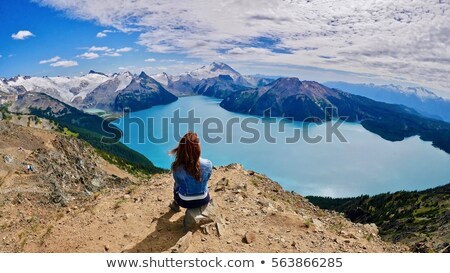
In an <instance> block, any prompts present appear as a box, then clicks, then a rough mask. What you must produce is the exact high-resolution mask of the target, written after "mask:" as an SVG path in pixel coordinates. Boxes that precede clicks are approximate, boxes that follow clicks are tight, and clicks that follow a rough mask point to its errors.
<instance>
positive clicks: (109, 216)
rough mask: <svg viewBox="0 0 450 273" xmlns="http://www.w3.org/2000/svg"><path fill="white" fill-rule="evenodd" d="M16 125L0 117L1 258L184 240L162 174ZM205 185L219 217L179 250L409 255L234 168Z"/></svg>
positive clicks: (372, 229) (47, 131)
mask: <svg viewBox="0 0 450 273" xmlns="http://www.w3.org/2000/svg"><path fill="white" fill-rule="evenodd" d="M22 118H23V117H22ZM15 120H16V119H12V120H11V121H10V122H6V121H0V156H1V163H0V192H1V195H0V240H2V242H1V244H0V251H1V252H123V251H125V252H163V251H174V248H173V246H174V245H176V244H177V242H178V243H179V239H180V238H186V237H185V235H186V231H185V230H184V228H183V223H182V222H183V216H184V211H182V212H179V213H174V212H171V211H170V210H169V208H168V207H167V205H168V203H169V202H170V200H171V198H172V185H173V181H172V178H171V175H170V174H168V173H160V174H154V175H144V174H134V175H133V174H130V173H128V172H126V171H124V170H122V169H119V168H118V167H117V166H115V165H112V164H111V163H109V162H107V161H105V160H104V159H103V158H102V157H101V156H99V155H98V154H97V151H96V150H95V149H93V148H92V147H91V146H90V145H89V144H88V143H86V142H84V141H82V140H79V139H77V138H76V137H74V136H71V135H70V134H69V135H67V134H63V133H58V132H55V131H53V130H52V129H51V127H49V126H42V127H39V126H38V125H36V126H33V127H34V128H31V127H27V126H19V125H16V124H13V121H15ZM42 124H48V123H46V122H43V123H42ZM30 164H31V165H32V166H33V169H34V170H33V171H27V165H30ZM209 188H210V192H211V196H212V198H213V200H214V203H215V204H216V206H217V208H218V210H219V211H220V214H221V216H222V219H223V221H222V223H221V225H220V227H219V226H218V225H209V226H204V227H203V228H200V229H197V230H194V232H193V233H192V235H190V234H189V235H190V237H189V240H182V241H183V244H184V245H183V246H182V248H181V249H182V250H183V251H187V252H403V251H407V248H406V247H405V246H403V245H395V244H392V243H388V242H384V241H382V240H381V238H380V237H379V236H378V229H377V227H376V226H375V225H373V224H365V225H363V224H355V223H352V222H350V221H349V220H347V219H345V218H344V217H343V216H342V214H339V213H336V212H329V211H325V210H321V209H319V208H318V207H316V206H314V205H312V204H311V203H310V202H309V201H307V200H306V199H305V198H303V197H302V196H300V195H298V194H295V193H291V192H287V191H284V190H283V189H282V188H281V187H280V186H279V185H278V184H277V183H276V182H274V181H272V180H270V179H269V178H267V177H266V176H264V175H261V174H258V173H255V172H253V171H249V170H245V169H244V168H243V167H242V166H241V165H237V164H233V165H229V166H224V167H215V169H214V171H213V175H212V177H211V180H210V183H209ZM178 251H180V248H178Z"/></svg>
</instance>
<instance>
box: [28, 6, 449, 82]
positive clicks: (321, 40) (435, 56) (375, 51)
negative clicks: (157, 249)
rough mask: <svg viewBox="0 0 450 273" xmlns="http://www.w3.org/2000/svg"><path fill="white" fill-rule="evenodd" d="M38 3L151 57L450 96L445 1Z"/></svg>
mask: <svg viewBox="0 0 450 273" xmlns="http://www.w3.org/2000/svg"><path fill="white" fill-rule="evenodd" d="M36 1H38V2H40V3H42V4H45V5H49V6H51V7H54V8H56V9H58V10H64V11H66V12H68V13H69V14H70V15H71V16H74V17H76V18H81V19H84V20H95V21H96V22H97V23H99V24H100V25H103V26H107V27H112V28H115V29H117V30H120V31H123V32H130V31H138V32H139V39H138V43H139V44H140V45H143V46H145V47H147V49H148V50H149V51H151V52H160V53H167V52H168V53H181V54H183V53H184V54H187V56H189V57H195V58H200V59H202V60H204V61H212V60H217V59H224V60H226V61H227V62H233V63H235V64H238V63H242V64H246V63H249V62H250V63H254V64H258V63H259V64H273V65H291V66H294V65H302V66H310V67H317V68H322V69H327V70H339V71H347V72H355V73H366V74H373V75H375V76H377V77H380V78H383V79H392V80H396V79H398V78H399V77H401V78H403V79H405V80H407V81H410V82H413V83H417V84H423V85H428V86H431V87H434V88H438V89H442V88H443V89H450V82H449V77H448V75H449V74H450V66H449V60H450V51H449V50H448V45H449V44H450V27H449V26H450V16H449V12H450V2H449V1H436V0H397V1H381V0H366V1H358V0H340V1H329V0H307V1H305V0H290V1H281V0H278V1H274V0H259V1H237V0H230V1H222V2H220V3H219V2H217V1H210V0H196V1H156V0H155V1H152V0H135V1H123V0H103V1H89V0H80V1H76V2H75V1H66V0H36ZM288 53H289V54H288ZM324 56H325V57H324Z"/></svg>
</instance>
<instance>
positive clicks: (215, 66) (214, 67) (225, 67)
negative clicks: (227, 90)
mask: <svg viewBox="0 0 450 273" xmlns="http://www.w3.org/2000/svg"><path fill="white" fill-rule="evenodd" d="M209 66H210V68H211V70H212V71H214V70H217V69H222V70H231V71H234V69H233V68H231V67H230V66H229V65H227V64H226V63H216V62H212V63H211V64H210V65H209Z"/></svg>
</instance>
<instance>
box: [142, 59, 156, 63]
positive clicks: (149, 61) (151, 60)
mask: <svg viewBox="0 0 450 273" xmlns="http://www.w3.org/2000/svg"><path fill="white" fill-rule="evenodd" d="M145 62H148V63H152V62H156V59H154V58H148V59H146V60H145Z"/></svg>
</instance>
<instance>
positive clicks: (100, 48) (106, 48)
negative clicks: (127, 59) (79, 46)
mask: <svg viewBox="0 0 450 273" xmlns="http://www.w3.org/2000/svg"><path fill="white" fill-rule="evenodd" d="M88 50H89V51H111V50H112V49H111V48H109V47H107V46H91V47H90V48H89V49H88Z"/></svg>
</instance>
